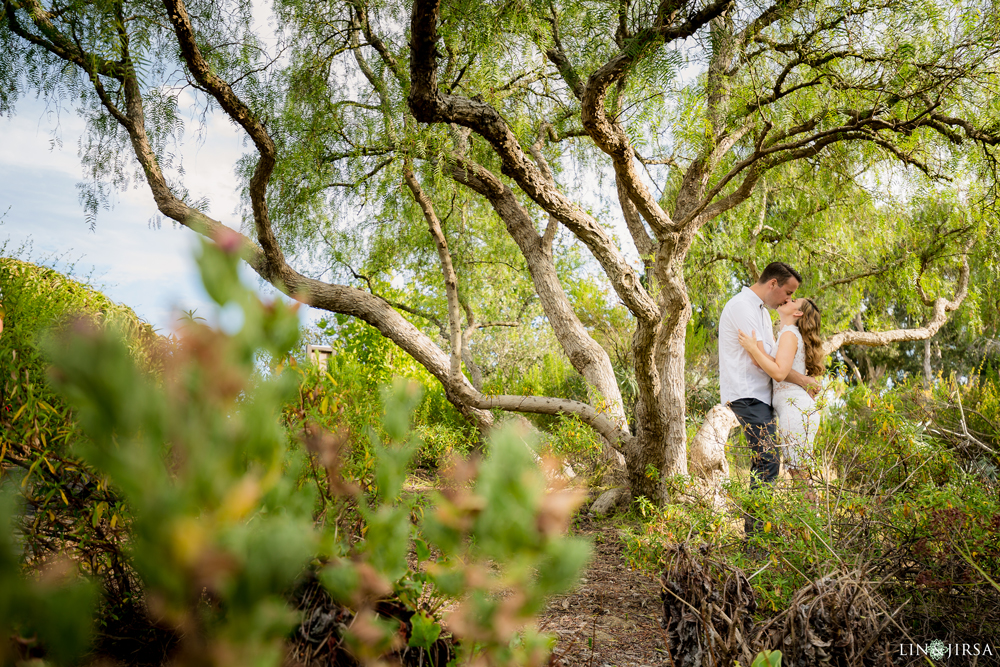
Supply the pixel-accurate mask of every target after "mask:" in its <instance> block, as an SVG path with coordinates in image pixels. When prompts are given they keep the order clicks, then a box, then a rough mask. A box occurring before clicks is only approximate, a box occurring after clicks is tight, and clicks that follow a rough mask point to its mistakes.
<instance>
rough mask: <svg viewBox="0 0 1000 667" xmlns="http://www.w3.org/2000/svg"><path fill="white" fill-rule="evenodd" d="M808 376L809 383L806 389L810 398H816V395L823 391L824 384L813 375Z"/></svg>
mask: <svg viewBox="0 0 1000 667" xmlns="http://www.w3.org/2000/svg"><path fill="white" fill-rule="evenodd" d="M806 378H808V379H809V383H808V384H807V385H806V387H805V390H806V392H808V394H809V398H816V396H817V395H818V394H819V393H820V392H821V391H823V385H822V384H820V382H819V380H817V379H816V378H814V377H813V376H811V375H807V376H806Z"/></svg>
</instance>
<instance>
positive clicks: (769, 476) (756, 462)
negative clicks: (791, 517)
mask: <svg viewBox="0 0 1000 667" xmlns="http://www.w3.org/2000/svg"><path fill="white" fill-rule="evenodd" d="M729 407H730V409H732V411H733V412H734V413H735V414H736V418H737V419H738V420H739V422H740V425H741V426H743V430H744V432H745V433H746V438H747V444H748V445H750V489H751V490H755V489H759V488H760V487H762V486H773V485H774V481H775V480H776V479H778V471H779V470H780V469H781V458H780V456H779V454H778V448H777V445H778V423H777V422H776V421H775V419H774V410H772V409H771V406H770V405H768V404H767V403H765V402H764V401H761V400H759V399H756V398H740V399H737V400H735V401H730V403H729ZM744 527H745V529H746V534H747V535H749V534H750V533H752V532H755V531H756V530H758V529H759V527H760V521H759V520H755V519H754V517H753V516H749V515H748V516H747V517H746V519H745V520H744Z"/></svg>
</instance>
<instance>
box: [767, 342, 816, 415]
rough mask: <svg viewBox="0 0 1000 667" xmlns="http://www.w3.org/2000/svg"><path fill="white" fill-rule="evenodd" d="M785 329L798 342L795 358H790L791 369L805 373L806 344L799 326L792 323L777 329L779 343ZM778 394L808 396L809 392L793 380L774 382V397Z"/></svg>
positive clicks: (783, 395)
mask: <svg viewBox="0 0 1000 667" xmlns="http://www.w3.org/2000/svg"><path fill="white" fill-rule="evenodd" d="M786 331H787V332H791V333H792V334H793V335H794V336H795V338H796V339H797V340H798V343H799V345H798V347H797V348H796V349H795V358H794V359H792V370H793V371H798V372H799V373H802V374H803V375H806V344H805V341H803V340H802V333H801V332H800V331H799V328H798V327H797V326H795V325H794V324H786V325H785V326H783V327H781V329H780V330H779V331H778V344H779V345H780V344H781V337H782V336H783V335H784V334H785V332H786ZM779 395H780V396H782V397H790V396H792V395H794V396H802V395H805V396H809V392H807V391H806V390H805V389H804V388H802V387H800V386H799V385H797V384H795V383H794V382H775V383H774V398H775V399H777V398H778V396H779ZM810 400H811V399H810Z"/></svg>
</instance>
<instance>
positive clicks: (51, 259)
mask: <svg viewBox="0 0 1000 667" xmlns="http://www.w3.org/2000/svg"><path fill="white" fill-rule="evenodd" d="M206 129H207V132H206V139H205V141H204V142H199V141H197V140H195V139H187V140H186V141H185V144H184V145H183V147H182V154H183V156H184V167H185V170H186V177H185V184H186V185H187V187H188V188H189V189H190V190H191V192H192V194H193V195H194V196H195V197H201V196H206V197H208V198H209V201H210V202H211V206H210V209H209V213H210V214H211V215H212V216H213V217H215V218H217V219H220V220H222V221H224V222H226V223H228V224H230V225H233V226H235V225H236V222H237V217H236V215H235V213H234V211H235V208H236V205H237V194H236V192H237V185H236V178H235V175H234V173H233V166H234V165H235V163H236V160H237V159H238V158H239V156H240V155H241V154H242V152H243V147H242V137H241V136H240V134H238V133H237V132H236V130H235V128H234V127H233V126H232V125H230V124H229V123H228V122H226V121H224V120H222V119H221V118H217V117H215V116H211V117H210V118H209V121H208V126H207V128H206ZM54 132H55V134H53V133H54ZM83 132H84V124H83V121H82V120H81V119H80V118H79V117H77V116H76V114H75V113H74V112H73V111H72V110H64V111H63V112H62V113H61V114H59V116H58V117H57V116H56V115H55V114H54V113H51V112H46V109H45V106H44V104H43V103H42V102H41V101H38V100H34V99H27V100H22V101H21V102H20V103H19V104H18V107H17V110H16V114H15V115H14V116H13V117H10V118H7V117H4V118H0V216H2V220H0V245H2V244H3V243H4V242H5V241H6V242H7V250H6V254H12V253H13V251H14V250H16V249H17V248H18V247H20V246H21V245H22V244H24V243H26V242H29V241H30V243H31V246H32V251H31V254H30V256H28V257H23V259H31V260H34V261H39V260H46V259H47V261H43V263H47V264H49V265H52V266H54V267H55V268H59V269H63V270H65V269H66V267H67V264H68V263H69V262H75V268H74V271H73V275H74V276H76V277H78V278H87V277H88V276H89V277H90V278H91V281H90V282H91V283H92V284H93V285H95V286H96V287H98V288H100V289H101V290H102V291H103V292H104V293H105V294H107V295H108V296H109V297H111V298H112V299H114V300H115V301H118V302H121V303H124V304H126V305H128V306H130V307H131V308H133V309H134V310H135V311H136V312H137V313H138V314H139V315H140V316H141V317H142V318H143V319H145V320H146V321H148V322H150V323H151V324H153V325H154V326H157V327H159V328H161V329H163V330H164V331H166V330H168V329H169V328H170V326H171V324H172V322H173V321H174V315H175V314H176V313H178V312H180V311H183V310H191V309H196V310H198V311H199V312H202V313H204V312H205V311H206V310H207V309H208V303H209V302H208V297H207V296H206V295H205V294H204V292H203V291H202V289H201V286H200V284H199V281H198V278H197V273H196V270H195V267H194V263H193V261H192V259H191V257H192V249H193V248H194V247H195V245H196V235H195V234H194V233H193V232H191V231H189V230H187V229H185V228H182V227H180V226H177V225H174V224H172V221H169V220H164V221H163V224H162V225H161V226H160V228H159V229H157V228H155V226H153V225H150V220H151V219H152V218H154V217H155V216H156V213H157V211H156V206H155V204H154V202H153V197H152V195H151V194H150V193H149V190H148V188H146V187H145V186H144V184H143V185H142V186H141V187H138V188H136V189H131V190H128V191H127V192H122V193H119V194H118V196H117V201H116V203H115V205H114V207H113V208H112V209H111V210H102V211H101V212H100V213H99V215H98V217H97V225H96V229H95V230H94V231H91V230H90V228H89V226H88V224H87V221H86V219H85V216H84V211H83V207H82V206H81V205H80V203H79V201H78V200H77V189H76V184H77V183H78V182H80V181H81V180H82V173H83V172H82V168H81V166H80V160H79V157H78V156H77V150H76V148H77V140H78V139H79V137H80V136H82V134H83ZM56 136H57V137H58V138H59V139H61V142H62V145H61V146H60V145H58V143H56V142H54V141H53V138H54V137H56ZM57 258H61V259H59V260H58V261H55V260H56V259H57ZM247 274H248V279H249V280H250V281H251V282H252V283H253V284H256V281H254V279H253V277H252V275H253V274H252V273H250V271H249V269H248V270H247Z"/></svg>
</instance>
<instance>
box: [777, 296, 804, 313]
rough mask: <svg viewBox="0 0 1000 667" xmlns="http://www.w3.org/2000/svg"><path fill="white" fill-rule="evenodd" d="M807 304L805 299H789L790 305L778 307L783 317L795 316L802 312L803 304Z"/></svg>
mask: <svg viewBox="0 0 1000 667" xmlns="http://www.w3.org/2000/svg"><path fill="white" fill-rule="evenodd" d="M804 302H805V298H801V299H789V300H788V303H786V304H785V305H783V306H778V313H780V314H781V315H794V314H795V313H796V312H799V311H801V310H802V304H803V303H804Z"/></svg>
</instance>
